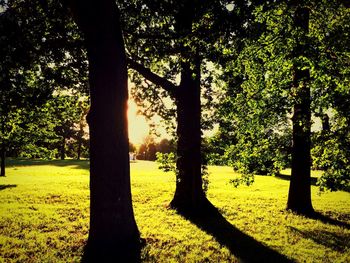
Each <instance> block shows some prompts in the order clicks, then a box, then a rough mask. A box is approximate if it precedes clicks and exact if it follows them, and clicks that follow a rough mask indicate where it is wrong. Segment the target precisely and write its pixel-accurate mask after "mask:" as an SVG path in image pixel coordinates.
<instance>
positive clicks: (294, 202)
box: [287, 7, 313, 214]
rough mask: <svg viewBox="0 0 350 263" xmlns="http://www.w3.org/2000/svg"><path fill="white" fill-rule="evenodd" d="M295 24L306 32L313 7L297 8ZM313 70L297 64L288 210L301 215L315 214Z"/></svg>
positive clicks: (301, 49) (298, 53) (297, 52)
mask: <svg viewBox="0 0 350 263" xmlns="http://www.w3.org/2000/svg"><path fill="white" fill-rule="evenodd" d="M294 19H295V20H294V24H295V27H296V28H299V29H302V30H303V32H304V33H305V34H306V33H307V32H308V27H309V9H308V8H302V7H297V9H296V11H295V17H294ZM304 49H305V46H304V45H301V44H299V45H298V46H297V47H296V50H295V56H301V55H302V52H304ZM309 81H310V71H309V69H300V68H298V65H295V69H294V78H293V88H294V90H295V101H296V102H295V104H294V115H293V118H292V122H293V147H292V174H291V179H290V186H289V195H288V203H287V209H290V210H292V211H294V212H297V213H301V214H311V213H312V212H313V207H312V203H311V153H310V149H311V95H310V88H309V86H308V83H309Z"/></svg>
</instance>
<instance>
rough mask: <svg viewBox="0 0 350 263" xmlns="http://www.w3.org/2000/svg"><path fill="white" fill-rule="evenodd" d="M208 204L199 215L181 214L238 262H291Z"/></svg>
mask: <svg viewBox="0 0 350 263" xmlns="http://www.w3.org/2000/svg"><path fill="white" fill-rule="evenodd" d="M209 206H210V207H209V209H207V210H206V212H205V213H201V214H200V215H199V214H195V215H193V214H192V215H191V214H183V213H182V216H184V217H185V218H186V219H188V220H190V221H191V222H192V223H193V224H195V225H196V226H197V227H199V228H200V229H202V230H203V231H205V232H206V233H208V234H209V235H212V236H213V237H214V238H215V239H216V240H217V241H218V242H219V243H220V244H221V245H222V246H225V247H227V248H228V249H229V250H230V252H231V253H232V254H233V255H235V256H236V257H237V258H238V259H239V261H240V262H281V263H283V262H293V261H292V260H290V259H288V258H287V257H286V256H284V255H282V254H280V253H278V252H277V251H275V250H273V249H271V248H269V247H267V246H265V245H264V244H262V243H260V242H259V241H257V240H255V239H254V238H253V237H250V236H248V235H247V234H245V233H243V232H242V231H241V230H239V229H238V228H236V227H235V226H233V225H232V224H230V223H229V222H228V221H227V220H226V219H225V218H224V217H223V216H222V215H221V214H220V212H219V211H218V209H217V208H216V207H214V206H213V205H212V204H210V203H209ZM271 227H274V226H271Z"/></svg>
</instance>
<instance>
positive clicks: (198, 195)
mask: <svg viewBox="0 0 350 263" xmlns="http://www.w3.org/2000/svg"><path fill="white" fill-rule="evenodd" d="M195 67H196V68H195V70H194V71H193V70H191V69H190V65H189V64H186V63H183V65H182V73H181V83H180V85H179V87H178V89H177V93H176V101H175V102H176V107H177V137H178V138H177V139H178V141H177V162H176V169H177V178H176V190H175V194H174V197H173V200H172V201H171V203H170V206H171V207H172V208H174V209H176V210H178V211H179V212H181V213H188V212H190V213H194V212H195V213H197V212H200V211H201V210H205V208H206V207H207V205H208V204H209V203H208V200H207V199H206V197H205V194H204V191H203V187H202V173H201V163H202V160H201V159H202V158H201V124H200V120H201V101H200V64H199V63H197V64H196V65H195Z"/></svg>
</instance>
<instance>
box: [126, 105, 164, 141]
mask: <svg viewBox="0 0 350 263" xmlns="http://www.w3.org/2000/svg"><path fill="white" fill-rule="evenodd" d="M158 119H160V118H156V119H155V120H158ZM128 127H129V140H130V142H131V143H133V144H136V145H140V144H142V142H143V139H144V138H145V137H146V136H147V135H149V125H148V123H147V121H146V119H145V117H144V116H142V115H140V114H137V106H136V104H135V102H134V101H133V100H132V99H129V100H128ZM157 132H158V133H159V134H160V138H158V139H157V138H155V140H156V141H159V140H160V139H162V138H167V139H169V138H170V136H169V135H167V133H166V131H165V129H164V128H161V127H160V128H157Z"/></svg>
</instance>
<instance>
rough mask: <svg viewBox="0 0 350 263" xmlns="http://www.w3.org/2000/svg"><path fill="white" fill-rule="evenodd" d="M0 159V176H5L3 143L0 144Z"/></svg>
mask: <svg viewBox="0 0 350 263" xmlns="http://www.w3.org/2000/svg"><path fill="white" fill-rule="evenodd" d="M0 159H1V168H0V177H5V176H6V167H5V160H6V150H5V146H4V145H2V146H1V149H0Z"/></svg>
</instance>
